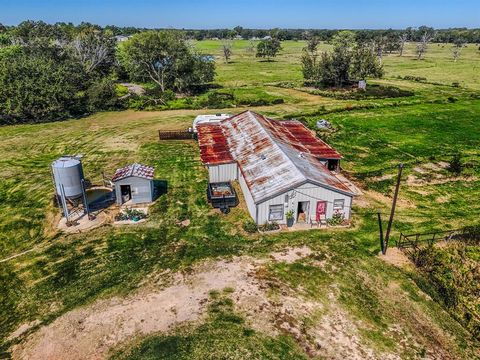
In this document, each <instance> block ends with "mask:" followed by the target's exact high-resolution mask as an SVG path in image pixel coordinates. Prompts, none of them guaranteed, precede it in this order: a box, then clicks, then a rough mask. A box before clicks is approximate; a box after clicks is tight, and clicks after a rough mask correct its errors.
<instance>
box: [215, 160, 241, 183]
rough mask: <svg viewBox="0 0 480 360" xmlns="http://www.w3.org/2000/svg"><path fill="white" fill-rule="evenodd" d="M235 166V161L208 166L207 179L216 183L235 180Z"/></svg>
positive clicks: (236, 176)
mask: <svg viewBox="0 0 480 360" xmlns="http://www.w3.org/2000/svg"><path fill="white" fill-rule="evenodd" d="M237 168H238V166H237V163H233V164H222V165H213V166H208V178H209V181H210V182H211V183H216V182H227V181H234V180H237V178H238V174H237V173H238V170H237Z"/></svg>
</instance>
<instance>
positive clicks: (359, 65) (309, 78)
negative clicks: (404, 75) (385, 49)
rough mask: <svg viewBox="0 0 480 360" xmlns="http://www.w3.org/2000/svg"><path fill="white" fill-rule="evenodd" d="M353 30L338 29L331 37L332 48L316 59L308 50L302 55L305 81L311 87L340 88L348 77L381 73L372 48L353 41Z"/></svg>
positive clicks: (347, 82)
mask: <svg viewBox="0 0 480 360" xmlns="http://www.w3.org/2000/svg"><path fill="white" fill-rule="evenodd" d="M352 35H353V33H352V32H349V31H342V32H339V33H338V34H337V35H335V37H334V38H333V39H332V43H333V46H334V48H333V51H332V52H331V53H327V52H323V53H322V55H321V57H320V59H318V60H317V55H316V54H315V53H312V52H310V51H309V49H308V46H307V47H306V48H305V49H304V52H303V55H302V70H303V76H304V79H305V81H306V83H309V84H312V85H314V86H336V87H342V86H345V85H347V84H351V82H352V79H361V80H363V79H365V78H367V77H369V76H373V77H381V76H383V68H382V65H381V64H380V62H379V60H378V58H377V57H376V56H375V52H374V51H373V49H372V47H368V46H367V45H366V44H362V45H359V44H357V43H356V42H355V39H354V37H353V36H352Z"/></svg>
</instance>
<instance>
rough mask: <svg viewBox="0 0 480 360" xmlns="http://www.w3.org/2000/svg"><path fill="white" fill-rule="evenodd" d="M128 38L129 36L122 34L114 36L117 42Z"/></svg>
mask: <svg viewBox="0 0 480 360" xmlns="http://www.w3.org/2000/svg"><path fill="white" fill-rule="evenodd" d="M128 39H130V36H124V35H117V36H115V40H117V42H123V41H127V40H128Z"/></svg>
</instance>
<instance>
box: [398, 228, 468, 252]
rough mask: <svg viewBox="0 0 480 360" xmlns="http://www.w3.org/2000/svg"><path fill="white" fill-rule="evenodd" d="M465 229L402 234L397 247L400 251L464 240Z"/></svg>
mask: <svg viewBox="0 0 480 360" xmlns="http://www.w3.org/2000/svg"><path fill="white" fill-rule="evenodd" d="M465 232H466V230H465V228H464V229H457V230H447V231H436V232H431V233H424V234H420V233H417V234H410V235H405V234H403V233H401V234H400V238H399V240H398V241H397V247H398V248H399V249H405V248H411V247H418V246H419V245H432V244H434V243H435V242H438V241H451V240H462V239H463V238H464V235H465Z"/></svg>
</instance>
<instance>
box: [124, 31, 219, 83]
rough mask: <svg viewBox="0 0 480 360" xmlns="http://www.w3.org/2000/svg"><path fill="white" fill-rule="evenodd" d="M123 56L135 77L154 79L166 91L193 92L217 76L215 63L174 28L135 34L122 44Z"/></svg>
mask: <svg viewBox="0 0 480 360" xmlns="http://www.w3.org/2000/svg"><path fill="white" fill-rule="evenodd" d="M119 58H120V62H121V64H122V65H123V66H124V67H125V69H126V70H127V72H128V73H129V75H130V77H131V79H132V80H139V81H152V82H153V83H155V84H156V85H157V86H158V87H159V88H160V90H161V91H162V92H165V91H167V90H174V91H179V92H183V91H189V90H191V89H192V88H193V87H195V86H196V85H200V84H205V83H208V82H210V81H212V80H213V77H214V75H215V64H214V63H213V62H211V61H207V60H204V58H203V57H202V56H200V55H198V54H195V53H194V52H193V50H192V49H191V48H190V47H189V46H188V44H187V43H186V41H185V38H184V36H183V34H182V33H180V32H178V31H173V30H165V31H145V32H142V33H138V34H135V35H133V36H132V38H131V39H129V40H128V41H125V42H124V43H122V44H121V46H120V51H119Z"/></svg>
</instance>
